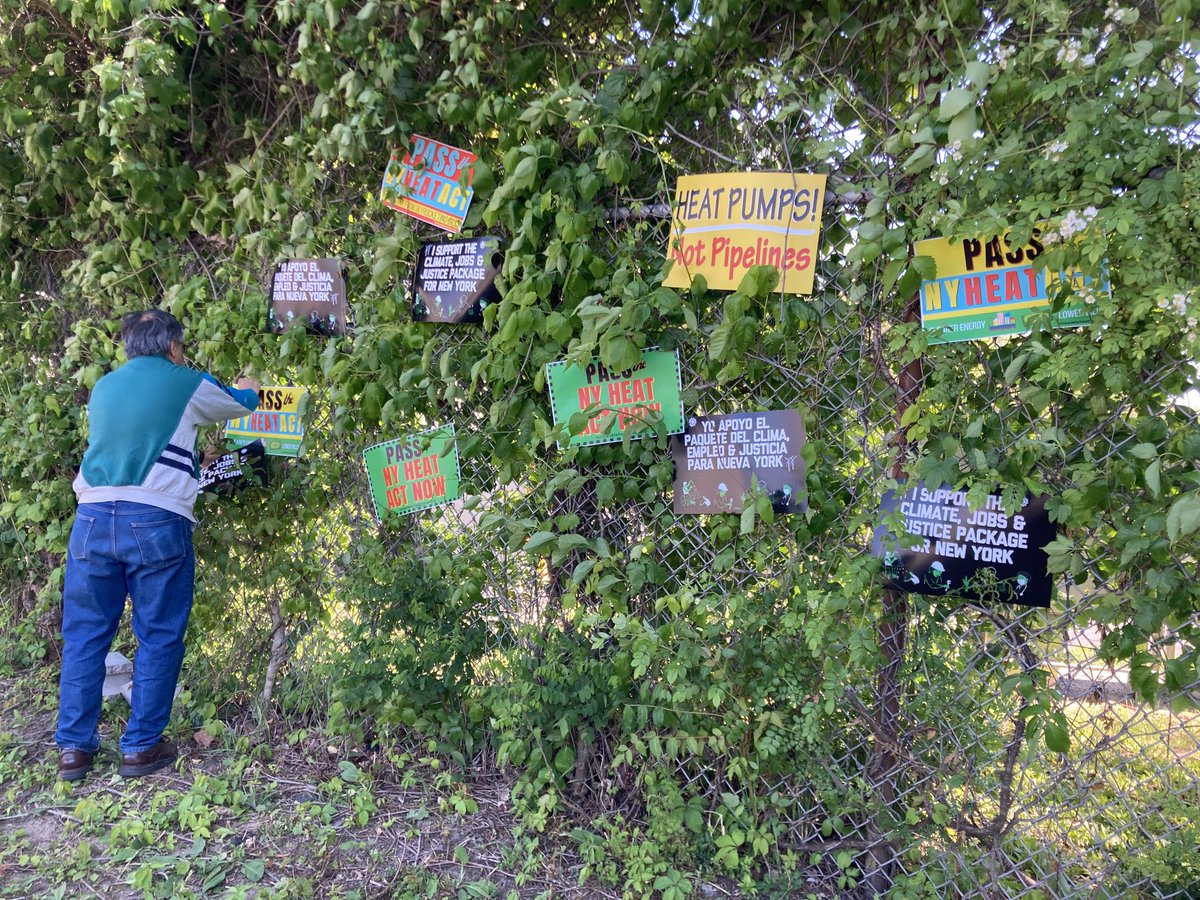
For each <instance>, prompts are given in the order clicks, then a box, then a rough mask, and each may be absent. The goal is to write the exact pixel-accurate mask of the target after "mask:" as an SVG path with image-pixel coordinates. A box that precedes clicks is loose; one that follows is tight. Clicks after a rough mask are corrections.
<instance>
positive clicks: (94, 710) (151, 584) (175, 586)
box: [54, 500, 196, 753]
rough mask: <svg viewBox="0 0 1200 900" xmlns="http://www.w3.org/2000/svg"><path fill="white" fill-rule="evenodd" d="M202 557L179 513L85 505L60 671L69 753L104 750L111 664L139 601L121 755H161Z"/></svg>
mask: <svg viewBox="0 0 1200 900" xmlns="http://www.w3.org/2000/svg"><path fill="white" fill-rule="evenodd" d="M195 574H196V556H195V553H194V551H193V550H192V523H191V521H190V520H189V519H187V518H185V517H184V516H181V515H179V514H177V513H173V512H169V511H167V510H165V509H159V508H158V507H155V506H147V505H145V504H142V503H129V502H127V501H124V500H117V501H111V502H105V503H83V504H80V506H79V509H78V511H77V513H76V515H75V524H74V526H73V527H72V528H71V538H70V541H69V542H68V545H67V572H66V576H65V578H64V584H63V623H62V634H63V664H62V677H61V679H60V681H59V700H58V731H57V732H56V733H55V735H54V741H55V743H57V744H58V746H59V747H60V748H61V749H63V750H69V749H78V750H87V751H89V752H94V751H96V750H97V749H98V748H99V746H100V732H99V731H98V730H97V727H96V725H97V723H98V721H99V719H100V704H101V699H102V698H101V694H102V690H103V686H104V671H105V670H104V658H105V656H107V655H108V652H109V650H110V649H111V648H112V640H113V635H114V634H115V633H116V631H117V625H118V624H119V623H120V621H121V614H122V613H123V612H124V611H125V597H126V595H128V596H129V597H130V598H132V600H133V633H134V634H135V635H136V636H137V640H138V648H137V655H136V656H135V657H134V678H133V702H132V704H131V705H132V707H133V712H132V714H131V715H130V717H129V724H128V726H127V727H126V729H125V734H124V735H123V736H122V737H121V750H122V752H124V753H138V752H140V751H142V750H148V749H150V748H151V747H153V746H155V745H156V744H157V743H158V741H159V739H160V738H161V737H162V733H163V729H165V728H166V727H167V722H168V721H170V718H171V704H172V702H173V701H174V699H175V684H176V682H177V681H178V680H179V669H180V666H181V665H182V664H183V633H184V630H185V629H186V628H187V622H188V616H189V615H190V614H191V611H192V593H193V589H194V586H195Z"/></svg>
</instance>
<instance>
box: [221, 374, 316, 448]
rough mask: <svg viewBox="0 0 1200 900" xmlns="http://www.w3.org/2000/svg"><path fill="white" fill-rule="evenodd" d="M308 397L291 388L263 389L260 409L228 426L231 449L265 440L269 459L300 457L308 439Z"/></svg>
mask: <svg viewBox="0 0 1200 900" xmlns="http://www.w3.org/2000/svg"><path fill="white" fill-rule="evenodd" d="M307 396H308V391H306V390H304V389H303V388H297V387H292V386H291V385H282V386H279V387H264V388H260V389H259V392H258V409H256V410H255V411H254V412H252V413H250V414H249V415H245V416H242V417H241V418H240V419H234V420H232V421H231V422H230V423H229V424H228V425H226V426H225V438H226V441H227V442H228V445H229V447H230V449H237V448H238V447H245V446H246V445H247V444H252V443H254V442H255V441H259V440H261V441H262V443H263V447H264V448H265V450H266V454H267V456H299V455H300V443H301V442H302V441H303V440H304V423H303V422H302V421H301V419H300V415H301V413H300V405H301V403H302V402H303V401H304V398H305V397H307Z"/></svg>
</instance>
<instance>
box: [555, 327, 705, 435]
mask: <svg viewBox="0 0 1200 900" xmlns="http://www.w3.org/2000/svg"><path fill="white" fill-rule="evenodd" d="M546 383H547V384H548V385H549V387H550V406H551V410H552V412H553V414H554V424H555V425H557V424H559V423H560V422H568V421H570V419H571V417H572V416H574V415H575V414H576V413H579V412H583V411H584V410H591V413H590V415H589V416H588V419H587V421H586V423H585V424H584V426H583V430H582V431H580V432H579V433H577V434H572V435H571V438H570V441H569V442H568V446H571V447H580V446H585V445H588V444H610V443H615V442H617V441H620V440H622V439H623V438H624V436H625V434H627V433H628V434H629V435H630V437H631V438H634V439H636V438H644V437H652V436H653V435H654V429H653V428H651V427H650V425H651V423H653V422H654V421H655V420H656V419H657V418H658V417H659V416H661V417H662V420H663V424H664V425H665V426H666V429H667V434H679V432H681V431H683V403H682V401H681V400H680V397H679V395H680V373H679V354H678V353H676V352H675V351H673V350H647V351H645V352H644V353H643V354H642V361H641V362H639V363H638V364H637V365H635V366H633V367H632V368H629V369H625V370H623V371H616V370H610V369H609V368H608V367H607V366H605V365H604V363H602V362H600V360H599V359H592V360H591V361H590V362H588V363H587V364H586V365H584V366H582V367H581V366H577V365H573V364H570V363H568V362H567V361H566V360H559V361H558V362H552V363H548V364H547V365H546ZM560 446H561V444H560Z"/></svg>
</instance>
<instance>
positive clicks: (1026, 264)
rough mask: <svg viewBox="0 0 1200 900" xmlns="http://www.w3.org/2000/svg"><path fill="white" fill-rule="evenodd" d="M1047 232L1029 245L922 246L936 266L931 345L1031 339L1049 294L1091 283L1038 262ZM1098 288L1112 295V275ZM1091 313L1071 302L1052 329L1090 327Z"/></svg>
mask: <svg viewBox="0 0 1200 900" xmlns="http://www.w3.org/2000/svg"><path fill="white" fill-rule="evenodd" d="M1041 237H1042V229H1041V228H1040V227H1037V228H1034V229H1033V234H1032V236H1031V237H1030V238H1029V242H1028V243H1027V244H1025V245H1024V246H1018V245H1015V244H1011V243H1009V236H1008V235H1007V234H992V235H981V236H980V237H971V238H967V239H965V240H949V239H943V238H931V239H930V240H925V241H918V242H917V243H916V245H915V247H914V250H915V251H916V253H917V255H918V256H928V257H930V258H932V259H933V261H934V265H935V266H936V275H935V276H934V278H933V279H931V280H929V281H925V282H923V283H922V284H921V327H922V328H924V329H925V330H926V331H928V332H929V343H931V344H944V343H950V342H953V341H969V340H974V339H977V338H989V337H1000V336H1002V335H1007V334H1027V333H1028V332H1029V330H1030V326H1029V324H1027V323H1026V321H1025V320H1026V318H1027V317H1028V316H1029V315H1030V314H1031V313H1035V312H1039V311H1041V310H1045V309H1048V308H1049V307H1050V291H1051V289H1052V288H1053V286H1054V285H1055V284H1056V283H1057V282H1060V281H1070V282H1071V284H1072V286H1073V287H1074V288H1075V289H1076V290H1078V289H1079V288H1081V287H1085V286H1087V287H1090V286H1091V284H1092V279H1091V278H1088V277H1085V276H1084V275H1083V274H1082V273H1081V272H1079V271H1078V270H1071V271H1069V272H1054V271H1049V270H1047V269H1046V268H1044V267H1043V266H1042V265H1041V263H1040V262H1039V261H1038V257H1040V256H1041V255H1042V252H1043V251H1044V249H1045V247H1044V245H1043V244H1042V241H1041ZM1099 288H1100V289H1101V290H1103V291H1105V292H1107V291H1108V289H1109V286H1108V279H1107V276H1105V277H1103V278H1102V279H1101V283H1100V285H1099ZM1091 320H1092V313H1091V311H1090V309H1089V308H1088V307H1087V305H1086V304H1085V303H1083V302H1082V300H1079V301H1077V302H1074V303H1067V304H1066V305H1064V306H1063V308H1062V309H1060V310H1059V311H1058V312H1056V313H1053V314H1052V315H1051V317H1050V326H1051V327H1052V328H1068V327H1071V326H1075V325H1086V324H1087V323H1088V322H1090V321H1091Z"/></svg>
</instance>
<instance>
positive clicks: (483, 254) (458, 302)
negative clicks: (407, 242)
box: [413, 237, 502, 322]
mask: <svg viewBox="0 0 1200 900" xmlns="http://www.w3.org/2000/svg"><path fill="white" fill-rule="evenodd" d="M501 262H502V257H501V255H500V238H497V237H481V238H471V239H469V240H465V241H439V242H437V243H434V244H425V245H424V246H422V247H421V253H420V255H419V256H418V257H417V268H416V271H415V273H414V275H413V321H415V322H482V321H483V310H484V308H485V307H486V306H487V305H488V304H489V303H498V302H499V300H500V292H499V291H498V290H497V289H496V274H497V273H498V272H499V271H500V263H501Z"/></svg>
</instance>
